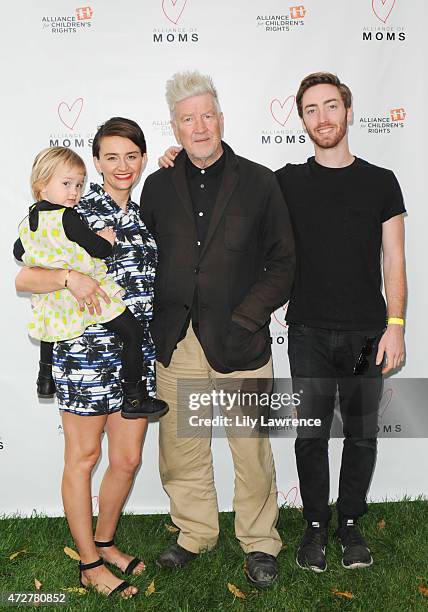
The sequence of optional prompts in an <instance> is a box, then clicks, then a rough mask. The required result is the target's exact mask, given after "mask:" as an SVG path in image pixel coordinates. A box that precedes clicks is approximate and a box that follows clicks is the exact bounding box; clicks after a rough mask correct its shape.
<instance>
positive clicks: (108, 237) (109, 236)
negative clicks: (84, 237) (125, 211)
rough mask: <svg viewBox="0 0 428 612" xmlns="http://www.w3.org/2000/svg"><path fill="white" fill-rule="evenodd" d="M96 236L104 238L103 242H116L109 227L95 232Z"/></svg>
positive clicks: (114, 235) (113, 232)
mask: <svg viewBox="0 0 428 612" xmlns="http://www.w3.org/2000/svg"><path fill="white" fill-rule="evenodd" d="M97 234H98V236H101V238H104V240H108V241H109V242H110V244H114V241H115V240H116V232H115V231H114V229H113V228H111V227H105V228H104V229H102V230H100V231H99V232H97Z"/></svg>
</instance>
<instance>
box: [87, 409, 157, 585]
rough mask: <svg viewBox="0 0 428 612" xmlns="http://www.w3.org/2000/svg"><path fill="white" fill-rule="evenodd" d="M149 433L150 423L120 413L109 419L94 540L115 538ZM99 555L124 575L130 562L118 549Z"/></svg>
mask: <svg viewBox="0 0 428 612" xmlns="http://www.w3.org/2000/svg"><path fill="white" fill-rule="evenodd" d="M146 430H147V419H132V420H131V419H124V418H123V417H122V416H121V414H120V412H115V413H114V414H111V415H109V416H108V418H107V424H106V427H105V431H106V434H107V437H108V456H109V466H108V468H107V471H106V473H105V474H104V478H103V481H102V483H101V487H100V493H99V513H98V521H97V527H96V531H95V540H97V541H100V542H108V541H109V540H112V539H113V538H114V534H115V531H116V527H117V523H118V520H119V517H120V513H121V512H122V508H123V505H124V503H125V501H126V498H127V497H128V495H129V491H130V489H131V486H132V484H133V482H134V478H135V473H136V471H137V469H138V467H139V465H140V463H141V452H142V446H143V442H144V437H145V434H146ZM97 550H98V554H99V555H100V556H102V558H103V559H105V560H106V561H108V562H109V563H114V564H115V565H117V566H118V567H119V568H120V569H121V570H122V571H123V570H125V568H126V567H127V565H128V564H129V562H130V561H131V559H132V558H133V557H132V556H130V555H127V554H125V553H123V552H121V551H120V550H119V549H118V548H117V547H116V546H109V547H108V548H107V547H106V548H101V547H100V548H98V549H97ZM144 568H145V565H144V563H141V564H139V565H137V567H136V568H135V569H134V571H133V574H139V573H141V572H142V571H143V570H144Z"/></svg>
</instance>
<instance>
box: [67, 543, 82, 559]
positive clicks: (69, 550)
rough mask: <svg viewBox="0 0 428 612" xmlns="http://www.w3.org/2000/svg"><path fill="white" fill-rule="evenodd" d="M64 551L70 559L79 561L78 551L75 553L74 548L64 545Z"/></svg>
mask: <svg viewBox="0 0 428 612" xmlns="http://www.w3.org/2000/svg"><path fill="white" fill-rule="evenodd" d="M64 552H65V554H66V555H67V556H68V557H70V558H71V559H74V560H75V561H80V556H79V553H77V552H76V551H75V550H73V549H72V548H69V547H68V546H66V547H65V548H64Z"/></svg>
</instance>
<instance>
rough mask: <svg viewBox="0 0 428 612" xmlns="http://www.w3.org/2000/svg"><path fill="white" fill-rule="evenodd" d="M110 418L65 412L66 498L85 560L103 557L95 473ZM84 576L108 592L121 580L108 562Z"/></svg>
mask: <svg viewBox="0 0 428 612" xmlns="http://www.w3.org/2000/svg"><path fill="white" fill-rule="evenodd" d="M106 420H107V417H105V416H94V417H84V416H80V415H76V414H72V413H70V412H62V424H63V429H64V439H65V453H64V458H65V464H64V474H63V479H62V498H63V503H64V510H65V514H66V516H67V521H68V524H69V527H70V531H71V535H72V536H73V539H74V541H75V543H76V546H77V549H78V551H79V555H80V558H81V561H82V563H92V562H93V561H96V560H97V559H98V558H99V554H98V552H97V550H96V548H95V545H94V538H93V531H92V497H91V476H92V470H93V469H94V466H95V464H96V463H97V461H98V458H99V456H100V450H101V434H102V432H103V430H104V428H105V424H106ZM83 576H84V582H85V584H86V583H87V584H91V585H93V586H94V587H95V588H96V589H97V590H98V591H100V592H105V593H109V592H110V591H112V590H113V589H115V588H116V587H117V586H118V585H119V584H120V582H121V580H119V579H118V578H116V576H114V575H113V574H112V573H111V572H110V571H109V570H108V569H107V568H106V567H104V566H101V567H97V568H95V569H92V570H87V571H85V572H83ZM137 592H138V590H137V589H136V588H135V587H129V588H128V589H126V590H125V591H124V592H123V595H124V596H125V597H126V596H130V595H133V594H135V593H137Z"/></svg>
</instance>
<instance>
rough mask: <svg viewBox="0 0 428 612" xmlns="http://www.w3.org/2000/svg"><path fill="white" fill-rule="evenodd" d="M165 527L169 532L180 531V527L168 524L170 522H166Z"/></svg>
mask: <svg viewBox="0 0 428 612" xmlns="http://www.w3.org/2000/svg"><path fill="white" fill-rule="evenodd" d="M165 529H166V530H167V531H169V533H178V532H179V531H180V530H179V528H178V527H174V525H168V523H165Z"/></svg>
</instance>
